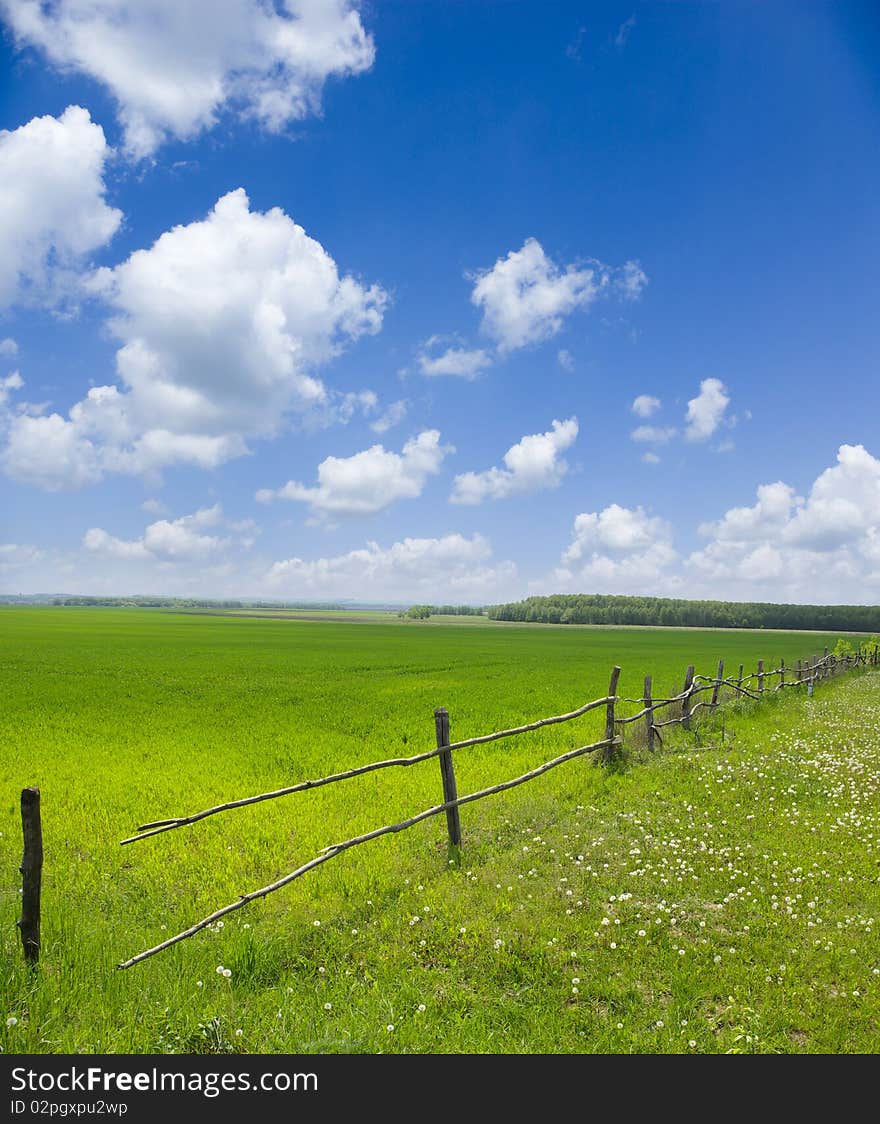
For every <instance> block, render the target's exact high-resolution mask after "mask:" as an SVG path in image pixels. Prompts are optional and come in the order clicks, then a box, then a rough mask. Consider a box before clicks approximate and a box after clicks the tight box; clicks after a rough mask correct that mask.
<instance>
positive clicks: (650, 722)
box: [644, 675, 654, 753]
mask: <svg viewBox="0 0 880 1124" xmlns="http://www.w3.org/2000/svg"><path fill="white" fill-rule="evenodd" d="M651 684H652V679H651V676H650V675H646V676H645V694H644V699H645V707H646V708H647V711H648V713H647V714H646V715H645V726H646V727H647V731H648V752H649V753H653V752H654V711H653V710H652V709H651V706H652V702H651Z"/></svg>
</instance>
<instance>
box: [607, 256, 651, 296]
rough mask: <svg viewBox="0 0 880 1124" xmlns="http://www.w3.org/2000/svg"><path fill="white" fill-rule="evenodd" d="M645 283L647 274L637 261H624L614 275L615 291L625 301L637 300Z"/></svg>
mask: <svg viewBox="0 0 880 1124" xmlns="http://www.w3.org/2000/svg"><path fill="white" fill-rule="evenodd" d="M647 284H648V275H647V273H645V271H644V270H643V269H642V267H641V266H640V265H639V263H638V262H637V261H628V262H626V263H625V264H624V265H622V266H621V267H620V269H619V270H618V271H617V273H616V275H615V277H614V285H615V287H616V289H617V291H618V292H619V293H620V295H621V297H623V299H624V300H627V301H635V300H638V299H639V297H640V296H641V295H642V290H643V289H644V288H645V286H646V285H647Z"/></svg>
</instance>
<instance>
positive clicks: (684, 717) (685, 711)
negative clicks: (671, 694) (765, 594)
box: [681, 664, 694, 730]
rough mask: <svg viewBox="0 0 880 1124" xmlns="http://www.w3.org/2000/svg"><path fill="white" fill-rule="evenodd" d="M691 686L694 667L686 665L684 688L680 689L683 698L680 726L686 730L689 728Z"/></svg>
mask: <svg viewBox="0 0 880 1124" xmlns="http://www.w3.org/2000/svg"><path fill="white" fill-rule="evenodd" d="M693 685H694V665H693V664H688V669H687V672H686V673H685V677H684V687H683V688H682V693H683V695H684V698H683V699H682V702H681V724H682V726H684V728H685V729H686V730H689V729H690V728H691V690H692V688H693Z"/></svg>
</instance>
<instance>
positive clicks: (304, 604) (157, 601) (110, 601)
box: [52, 596, 350, 609]
mask: <svg viewBox="0 0 880 1124" xmlns="http://www.w3.org/2000/svg"><path fill="white" fill-rule="evenodd" d="M52 604H53V605H100V606H102V607H104V608H124V607H125V606H137V607H138V608H140V609H345V608H346V606H345V605H341V604H338V603H337V602H335V601H334V602H330V601H327V602H319V601H221V600H212V599H211V598H206V597H140V596H134V597H86V596H77V597H53V598H52ZM349 607H350V606H349Z"/></svg>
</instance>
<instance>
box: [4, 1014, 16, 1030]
mask: <svg viewBox="0 0 880 1124" xmlns="http://www.w3.org/2000/svg"><path fill="white" fill-rule="evenodd" d="M6 1025H7V1026H8V1027H13V1026H18V1019H17V1018H16V1017H15V1015H10V1016H9V1018H8V1019H7V1020H6Z"/></svg>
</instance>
